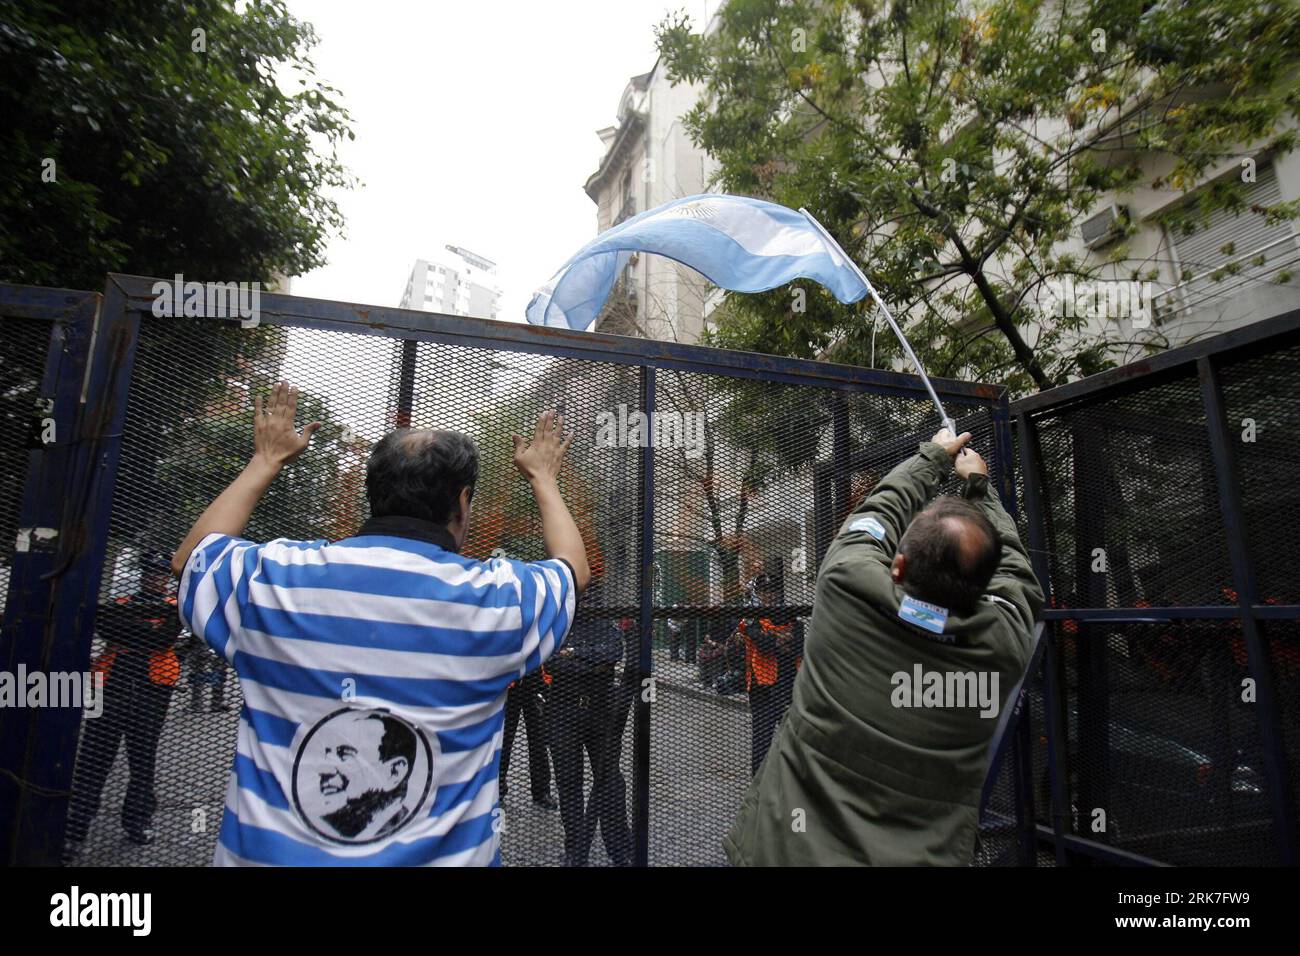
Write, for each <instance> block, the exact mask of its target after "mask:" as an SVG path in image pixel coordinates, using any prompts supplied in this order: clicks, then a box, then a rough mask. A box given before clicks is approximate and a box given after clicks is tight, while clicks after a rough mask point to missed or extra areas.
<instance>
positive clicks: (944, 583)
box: [894, 497, 1002, 613]
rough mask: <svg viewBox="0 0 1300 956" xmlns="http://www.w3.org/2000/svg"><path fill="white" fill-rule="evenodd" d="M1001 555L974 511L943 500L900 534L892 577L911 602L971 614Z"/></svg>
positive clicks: (994, 535) (987, 524) (994, 534)
mask: <svg viewBox="0 0 1300 956" xmlns="http://www.w3.org/2000/svg"><path fill="white" fill-rule="evenodd" d="M1001 553H1002V537H1001V535H999V534H998V530H997V528H995V527H993V523H992V522H991V521H989V519H988V518H986V517H985V516H984V514H983V513H982V512H981V511H980V510H979V509H978V508H976V507H975V506H974V505H972V504H971V503H970V502H968V501H964V500H962V499H961V498H948V497H944V498H940V499H938V500H937V501H935V502H934V503H933V504H931V505H930V506H929V507H928V508H926V509H925V510H924V511H922V512H921V513H920V514H919V515H917V516H916V518H914V519H913V521H912V523H911V525H909V526H908V529H907V531H906V532H905V533H904V534H903V539H902V541H900V542H899V544H898V557H896V558H895V570H896V573H895V575H894V579H895V581H897V582H898V583H899V584H902V585H903V589H904V591H906V592H907V593H908V594H910V595H912V596H913V597H915V598H919V599H920V600H922V601H928V602H930V603H931V604H938V605H939V606H941V607H946V608H948V609H949V610H953V611H957V612H959V613H970V612H971V611H972V610H974V608H975V603H976V602H977V601H978V600H979V599H980V596H981V595H983V593H984V590H985V588H987V587H988V585H989V581H990V580H991V579H992V577H993V572H994V571H996V570H997V566H998V558H999V556H1000V555H1001ZM899 558H901V559H902V560H899Z"/></svg>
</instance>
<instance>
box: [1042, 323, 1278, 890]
mask: <svg viewBox="0 0 1300 956" xmlns="http://www.w3.org/2000/svg"><path fill="white" fill-rule="evenodd" d="M1275 335H1276V334H1275ZM1226 341H1227V339H1226V338H1225V342H1226ZM1206 353H1208V356H1209V357H1199V355H1201V354H1206ZM1111 378H1112V379H1113V381H1111V382H1107V381H1104V380H1099V381H1098V382H1097V384H1096V385H1095V387H1093V388H1092V389H1089V388H1087V386H1086V385H1084V384H1081V385H1080V386H1079V387H1075V388H1072V389H1070V390H1069V397H1068V398H1065V399H1062V400H1061V401H1060V402H1059V403H1057V404H1055V405H1053V404H1052V403H1051V402H1050V401H1048V400H1046V399H1048V398H1050V393H1049V395H1048V396H1042V397H1041V399H1040V400H1027V401H1026V402H1024V403H1021V404H1022V406H1023V405H1027V406H1028V408H1029V415H1030V417H1029V419H1028V420H1029V422H1030V423H1031V425H1032V431H1033V432H1034V434H1033V436H1020V437H1021V438H1022V440H1023V439H1025V438H1026V437H1029V438H1030V440H1036V446H1037V448H1038V450H1039V454H1040V457H1041V462H1040V467H1039V469H1038V470H1037V472H1036V473H1035V474H1034V475H1033V476H1031V477H1032V480H1034V481H1035V483H1036V484H1037V486H1038V488H1040V489H1041V493H1042V496H1043V513H1042V520H1043V524H1044V528H1045V532H1046V538H1047V541H1046V545H1047V547H1046V554H1045V555H1043V557H1044V558H1045V562H1046V565H1047V567H1048V568H1049V569H1050V579H1051V587H1052V604H1053V605H1054V606H1055V607H1056V608H1057V609H1063V610H1067V611H1068V610H1069V609H1074V611H1073V612H1071V613H1070V614H1069V617H1068V618H1066V619H1063V620H1059V621H1058V622H1057V623H1056V626H1055V629H1054V634H1055V637H1054V639H1055V640H1056V642H1057V644H1056V646H1057V647H1058V648H1059V655H1060V658H1061V661H1062V667H1061V673H1060V688H1061V695H1060V700H1061V704H1060V711H1061V712H1060V714H1059V719H1060V725H1061V727H1062V728H1063V739H1062V740H1060V741H1058V745H1063V746H1064V749H1065V751H1066V753H1067V755H1068V758H1067V761H1066V767H1067V769H1066V770H1065V771H1064V778H1063V779H1062V781H1061V782H1062V785H1063V789H1064V793H1063V795H1062V801H1063V803H1064V804H1065V805H1066V806H1068V810H1067V811H1066V824H1067V831H1068V832H1073V833H1074V834H1075V835H1076V836H1078V837H1081V838H1083V839H1085V840H1087V841H1089V842H1090V843H1091V844H1096V845H1098V846H1102V847H1106V848H1110V849H1114V850H1122V851H1126V852H1128V853H1133V854H1138V855H1139V856H1141V857H1144V858H1147V859H1153V860H1158V861H1161V862H1167V863H1173V864H1236V865H1246V864H1259V863H1265V864H1267V863H1274V864H1276V863H1280V862H1284V861H1285V860H1286V858H1287V856H1286V855H1287V853H1289V852H1290V850H1289V849H1288V847H1287V845H1286V840H1285V839H1279V836H1280V834H1283V833H1285V831H1286V826H1285V825H1284V824H1279V820H1280V819H1283V817H1282V816H1280V814H1283V813H1285V812H1287V808H1290V810H1291V812H1293V810H1294V807H1293V804H1292V803H1291V801H1292V800H1293V794H1294V792H1295V786H1296V783H1297V780H1298V779H1300V778H1298V777H1297V770H1296V767H1297V765H1300V761H1298V759H1297V758H1300V752H1298V751H1297V733H1296V731H1295V726H1296V724H1297V720H1296V718H1297V716H1298V713H1297V703H1296V701H1297V699H1298V696H1300V695H1298V693H1297V692H1298V690H1300V688H1298V685H1297V671H1298V670H1300V668H1297V667H1296V666H1293V665H1295V663H1296V661H1297V660H1300V654H1297V651H1296V649H1297V645H1296V643H1295V639H1296V627H1295V625H1296V622H1295V614H1294V606H1295V605H1296V604H1297V603H1300V601H1298V598H1297V594H1298V592H1297V591H1296V575H1295V568H1296V567H1297V560H1296V559H1297V558H1298V557H1300V554H1297V551H1296V543H1295V541H1294V540H1293V539H1294V535H1291V534H1290V533H1289V532H1288V531H1286V530H1285V529H1287V528H1289V527H1290V525H1291V524H1292V523H1294V522H1293V520H1292V519H1293V518H1296V517H1300V498H1297V493H1296V491H1295V489H1294V481H1293V480H1292V475H1291V472H1292V471H1293V470H1294V464H1293V463H1294V460H1295V456H1294V455H1293V454H1290V453H1289V451H1288V449H1287V447H1286V446H1287V444H1288V441H1287V436H1289V435H1290V434H1293V433H1294V430H1295V429H1296V428H1297V427H1298V426H1300V411H1298V409H1300V405H1297V403H1296V402H1295V401H1294V400H1293V398H1292V396H1294V395H1296V394H1300V391H1298V390H1297V388H1298V386H1300V348H1298V347H1297V346H1296V344H1295V336H1294V333H1293V332H1292V331H1287V332H1285V333H1284V334H1283V335H1282V336H1280V337H1275V338H1274V339H1273V340H1269V339H1268V338H1266V337H1261V338H1260V340H1259V341H1258V342H1254V343H1253V344H1251V345H1249V347H1246V346H1237V347H1236V349H1235V350H1233V349H1230V348H1228V347H1227V346H1226V345H1225V348H1224V352H1223V354H1222V355H1217V354H1215V351H1214V350H1213V349H1211V348H1207V349H1203V350H1201V351H1200V352H1199V353H1197V354H1195V355H1189V357H1188V358H1187V359H1183V360H1182V361H1181V362H1180V361H1179V360H1178V355H1177V353H1171V354H1170V356H1169V357H1168V361H1166V362H1164V363H1163V364H1162V367H1161V368H1160V369H1158V370H1153V371H1152V372H1151V373H1149V374H1148V375H1147V377H1146V380H1145V381H1139V382H1135V381H1125V380H1124V379H1122V378H1119V377H1117V374H1116V375H1113V376H1111ZM1243 582H1246V583H1245V584H1244V585H1243ZM1243 586H1244V587H1245V589H1246V593H1245V594H1244V595H1243V594H1242V593H1241V589H1242V588H1243ZM1252 605H1253V606H1252ZM1270 607H1272V608H1275V609H1276V611H1277V612H1278V613H1277V616H1276V619H1273V618H1268V617H1266V616H1265V615H1264V614H1263V613H1262V612H1261V611H1260V610H1259V609H1260V608H1264V609H1267V608H1270ZM1058 613H1059V610H1058ZM1254 634H1258V646H1260V647H1262V657H1263V661H1262V667H1263V672H1262V674H1261V672H1260V671H1259V670H1257V669H1256V667H1255V662H1254V661H1253V660H1252V655H1253V653H1254V652H1253V651H1251V649H1250V647H1251V641H1252V640H1255V638H1253V637H1252V635H1254ZM1261 676H1262V677H1263V678H1265V680H1264V682H1263V683H1261ZM1266 722H1267V723H1268V726H1266ZM1270 727H1271V728H1272V729H1271V730H1270ZM1043 743H1044V745H1045V743H1046V741H1043ZM1045 749H1046V748H1045V746H1044V747H1043V750H1044V751H1045ZM1040 756H1042V755H1039V754H1036V755H1035V760H1036V762H1037V761H1038V759H1039V757H1040ZM1279 764H1280V773H1276V772H1274V770H1273V767H1274V766H1277V765H1279ZM1288 782H1289V785H1290V788H1291V789H1290V791H1289V792H1284V791H1285V788H1286V784H1287V783H1288ZM1049 792H1050V791H1049V790H1048V787H1047V780H1046V776H1045V777H1044V779H1043V781H1042V782H1041V783H1040V786H1039V791H1038V795H1037V797H1036V799H1037V801H1038V804H1039V806H1038V813H1039V814H1043V813H1045V812H1047V811H1048V809H1049V808H1048V797H1049Z"/></svg>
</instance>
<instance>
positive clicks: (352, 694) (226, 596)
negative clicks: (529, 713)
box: [179, 534, 577, 866]
mask: <svg viewBox="0 0 1300 956" xmlns="http://www.w3.org/2000/svg"><path fill="white" fill-rule="evenodd" d="M576 599H577V595H576V592H575V589H574V580H573V572H572V570H571V569H570V568H569V566H568V565H567V564H566V563H565V562H564V561H562V560H558V559H552V560H547V561H539V562H535V563H526V562H522V561H514V560H501V559H495V558H494V559H492V560H490V561H486V562H484V561H476V560H473V559H471V558H466V557H462V556H461V555H458V554H455V553H453V552H451V551H448V550H446V549H444V548H442V547H440V546H439V545H437V544H433V543H430V542H426V541H423V540H415V539H411V538H405V537H396V536H392V535H381V534H364V535H359V536H357V537H353V538H346V539H344V540H342V541H338V542H335V543H332V544H331V543H327V542H325V541H288V540H284V539H277V540H275V541H270V542H268V543H266V544H254V543H252V542H250V541H245V540H243V539H240V538H232V537H230V536H228V535H219V534H210V535H208V536H207V537H206V538H204V539H203V540H202V541H201V542H200V543H199V546H198V547H197V548H196V549H195V551H194V554H193V555H192V556H191V558H190V561H189V563H188V564H187V565H186V568H185V572H184V574H183V575H182V576H181V584H180V601H179V604H180V614H181V619H182V621H183V622H184V623H185V625H186V626H187V627H189V628H190V629H191V630H192V631H193V632H194V633H195V634H197V635H199V636H200V637H202V638H203V639H204V640H206V641H207V642H208V644H210V645H211V646H212V648H213V649H214V650H215V651H216V652H217V653H218V654H221V655H223V656H224V657H225V658H226V660H227V661H229V662H230V664H231V666H232V667H234V669H235V672H236V673H237V674H238V675H239V679H240V686H241V688H242V689H243V693H244V706H243V709H242V711H241V713H240V718H239V739H238V745H237V747H236V752H235V761H234V767H233V768H232V770H231V774H230V781H229V784H228V786H227V789H226V805H225V814H224V816H223V819H222V823H221V834H220V838H219V840H218V843H217V850H216V853H215V855H214V858H213V863H214V864H216V865H250V864H252V865H255V864H285V865H296V866H310V865H344V866H348V865H352V866H375V865H380V866H384V865H392V866H417V865H439V866H445V865H485V864H491V865H496V864H499V862H500V846H499V842H500V841H499V839H498V830H499V829H500V826H499V824H498V823H497V820H498V817H499V814H500V810H499V809H498V807H497V800H498V794H497V770H498V765H499V762H500V758H501V737H502V727H503V724H504V705H505V699H506V688H507V687H508V686H509V684H510V682H511V681H513V680H515V679H516V678H518V677H521V676H522V675H524V674H525V673H527V672H529V671H532V670H535V669H536V668H538V667H540V666H541V664H542V663H543V662H544V661H545V660H546V659H547V658H548V657H549V656H550V655H551V654H552V653H554V651H555V650H556V649H557V648H558V647H559V646H560V644H561V643H562V642H563V641H564V638H565V636H566V635H567V634H568V631H569V627H570V625H571V623H572V621H573V614H574V610H575V602H576Z"/></svg>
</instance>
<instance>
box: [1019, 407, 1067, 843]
mask: <svg viewBox="0 0 1300 956" xmlns="http://www.w3.org/2000/svg"><path fill="white" fill-rule="evenodd" d="M1016 431H1017V434H1018V435H1019V438H1020V462H1021V471H1022V473H1023V474H1024V482H1025V519H1026V522H1027V525H1028V529H1029V561H1030V564H1031V565H1033V568H1034V574H1035V575H1036V576H1037V577H1038V583H1039V584H1040V585H1041V586H1042V589H1043V596H1044V599H1045V600H1046V601H1047V602H1048V603H1050V601H1051V596H1052V574H1051V566H1050V564H1049V563H1048V560H1047V520H1046V516H1045V512H1044V510H1043V495H1042V489H1041V487H1040V485H1039V479H1040V477H1041V475H1042V457H1041V452H1040V450H1039V447H1038V429H1037V427H1036V426H1035V425H1034V422H1033V420H1032V419H1031V418H1030V417H1029V416H1028V415H1027V414H1025V413H1024V412H1018V413H1017V414H1016ZM1043 641H1044V642H1045V645H1046V646H1045V648H1044V652H1043V720H1044V722H1045V723H1046V724H1047V772H1048V776H1049V779H1050V780H1051V788H1050V800H1051V816H1052V821H1051V822H1052V835H1053V837H1054V839H1053V844H1054V849H1055V851H1056V862H1057V865H1058V866H1065V865H1067V863H1068V857H1067V856H1066V853H1065V838H1064V837H1065V819H1066V814H1067V811H1068V808H1069V805H1070V793H1069V786H1068V782H1069V774H1068V768H1067V766H1066V748H1067V741H1066V736H1065V735H1066V731H1065V726H1066V724H1065V720H1064V715H1065V707H1066V698H1065V693H1064V690H1063V686H1062V684H1063V682H1062V681H1061V679H1060V678H1061V673H1062V671H1061V667H1060V661H1059V660H1058V654H1057V645H1056V626H1055V624H1053V623H1049V624H1048V625H1047V631H1046V633H1045V634H1044V635H1043Z"/></svg>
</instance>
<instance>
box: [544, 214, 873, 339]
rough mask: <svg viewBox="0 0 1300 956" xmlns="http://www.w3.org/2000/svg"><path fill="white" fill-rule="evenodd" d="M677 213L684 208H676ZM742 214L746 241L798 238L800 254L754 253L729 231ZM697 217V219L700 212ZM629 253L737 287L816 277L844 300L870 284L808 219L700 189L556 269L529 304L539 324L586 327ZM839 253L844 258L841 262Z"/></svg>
mask: <svg viewBox="0 0 1300 956" xmlns="http://www.w3.org/2000/svg"><path fill="white" fill-rule="evenodd" d="M678 213H680V214H678ZM737 214H743V215H741V218H742V219H743V220H744V223H743V228H744V229H745V236H744V238H745V239H746V241H747V243H748V244H749V245H750V246H757V245H760V244H763V245H767V246H768V247H769V248H775V249H779V248H780V247H781V246H782V244H783V242H784V244H785V245H786V246H787V247H788V244H789V241H791V240H798V242H799V245H800V248H806V249H809V250H811V251H808V252H801V253H799V254H793V253H782V252H779V251H777V252H770V253H769V252H756V251H751V249H750V248H747V247H746V245H742V243H741V242H740V241H738V240H737V238H736V235H737V234H733V233H731V232H728V231H726V230H728V229H731V228H735V227H736V223H735V221H733V220H734V217H735V215H737ZM697 217H698V218H697ZM632 252H648V253H652V254H655V255H659V256H663V257H664V258H667V259H673V260H675V261H677V262H680V263H681V264H683V265H685V266H687V267H689V268H691V269H694V270H695V271H696V272H699V273H700V274H701V275H703V276H704V277H705V278H707V279H708V280H710V281H711V282H713V283H714V284H715V285H718V286H721V287H722V288H724V289H730V290H732V291H735V292H762V291H765V290H767V289H772V288H775V287H777V286H779V285H784V284H785V283H787V282H790V281H792V280H793V279H798V278H807V279H813V280H815V281H817V282H819V283H821V284H822V285H824V286H826V288H827V289H829V290H830V291H831V293H832V294H833V295H834V296H835V297H836V298H837V299H839V300H840V301H841V302H845V303H849V302H856V301H858V300H859V299H861V298H862V297H863V296H865V295H867V294H868V287H867V285H866V283H865V282H864V281H863V279H862V278H861V277H860V275H859V273H858V272H857V270H855V269H854V268H853V266H852V264H851V263H850V262H849V261H847V256H844V255H843V252H842V250H840V249H839V248H838V246H835V245H833V244H831V245H828V244H827V243H826V240H825V238H824V237H823V234H822V233H821V231H820V230H818V229H817V228H816V227H815V226H814V225H813V223H811V222H810V221H809V220H808V218H807V217H805V216H803V215H802V214H800V213H798V212H796V211H794V210H793V209H788V208H786V207H785V206H781V205H778V204H776V203H770V202H765V201H763V200H760V199H751V198H749V197H746V196H728V195H710V194H705V195H697V196H688V197H686V198H685V199H678V200H674V201H672V202H668V203H665V204H664V205H662V206H658V207H656V208H655V209H650V210H647V211H646V212H643V213H641V214H640V215H637V216H634V217H632V218H631V219H629V220H628V221H627V222H624V223H621V224H620V225H618V226H615V227H614V228H613V229H609V230H607V231H606V232H603V233H601V234H600V235H599V236H597V237H596V238H595V239H594V240H592V241H591V242H590V243H588V244H587V245H586V246H584V247H583V248H582V249H580V250H579V251H578V252H577V253H576V254H575V255H574V256H573V257H572V258H571V259H570V260H569V261H568V262H567V263H565V265H564V266H563V267H562V268H561V269H560V271H559V272H557V273H556V275H555V277H554V278H553V279H552V280H551V282H550V283H549V293H548V291H547V290H546V289H543V290H542V291H539V293H538V294H537V295H536V296H534V297H533V300H532V301H531V302H530V303H529V305H528V309H527V312H526V316H527V319H528V321H529V322H531V323H533V324H534V325H551V326H556V325H558V326H562V327H568V328H572V329H578V330H582V329H586V328H588V327H589V326H590V325H591V323H592V322H593V321H594V320H595V318H596V316H597V314H599V312H600V309H601V307H602V306H603V305H604V302H605V299H606V298H608V296H609V292H610V290H611V289H612V288H613V285H614V281H615V278H616V277H617V275H618V273H619V271H620V270H621V269H622V267H623V266H624V265H625V264H626V262H627V259H628V257H629V256H630V254H631V253H632ZM837 257H839V258H840V261H838V262H837V261H836V260H837Z"/></svg>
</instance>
